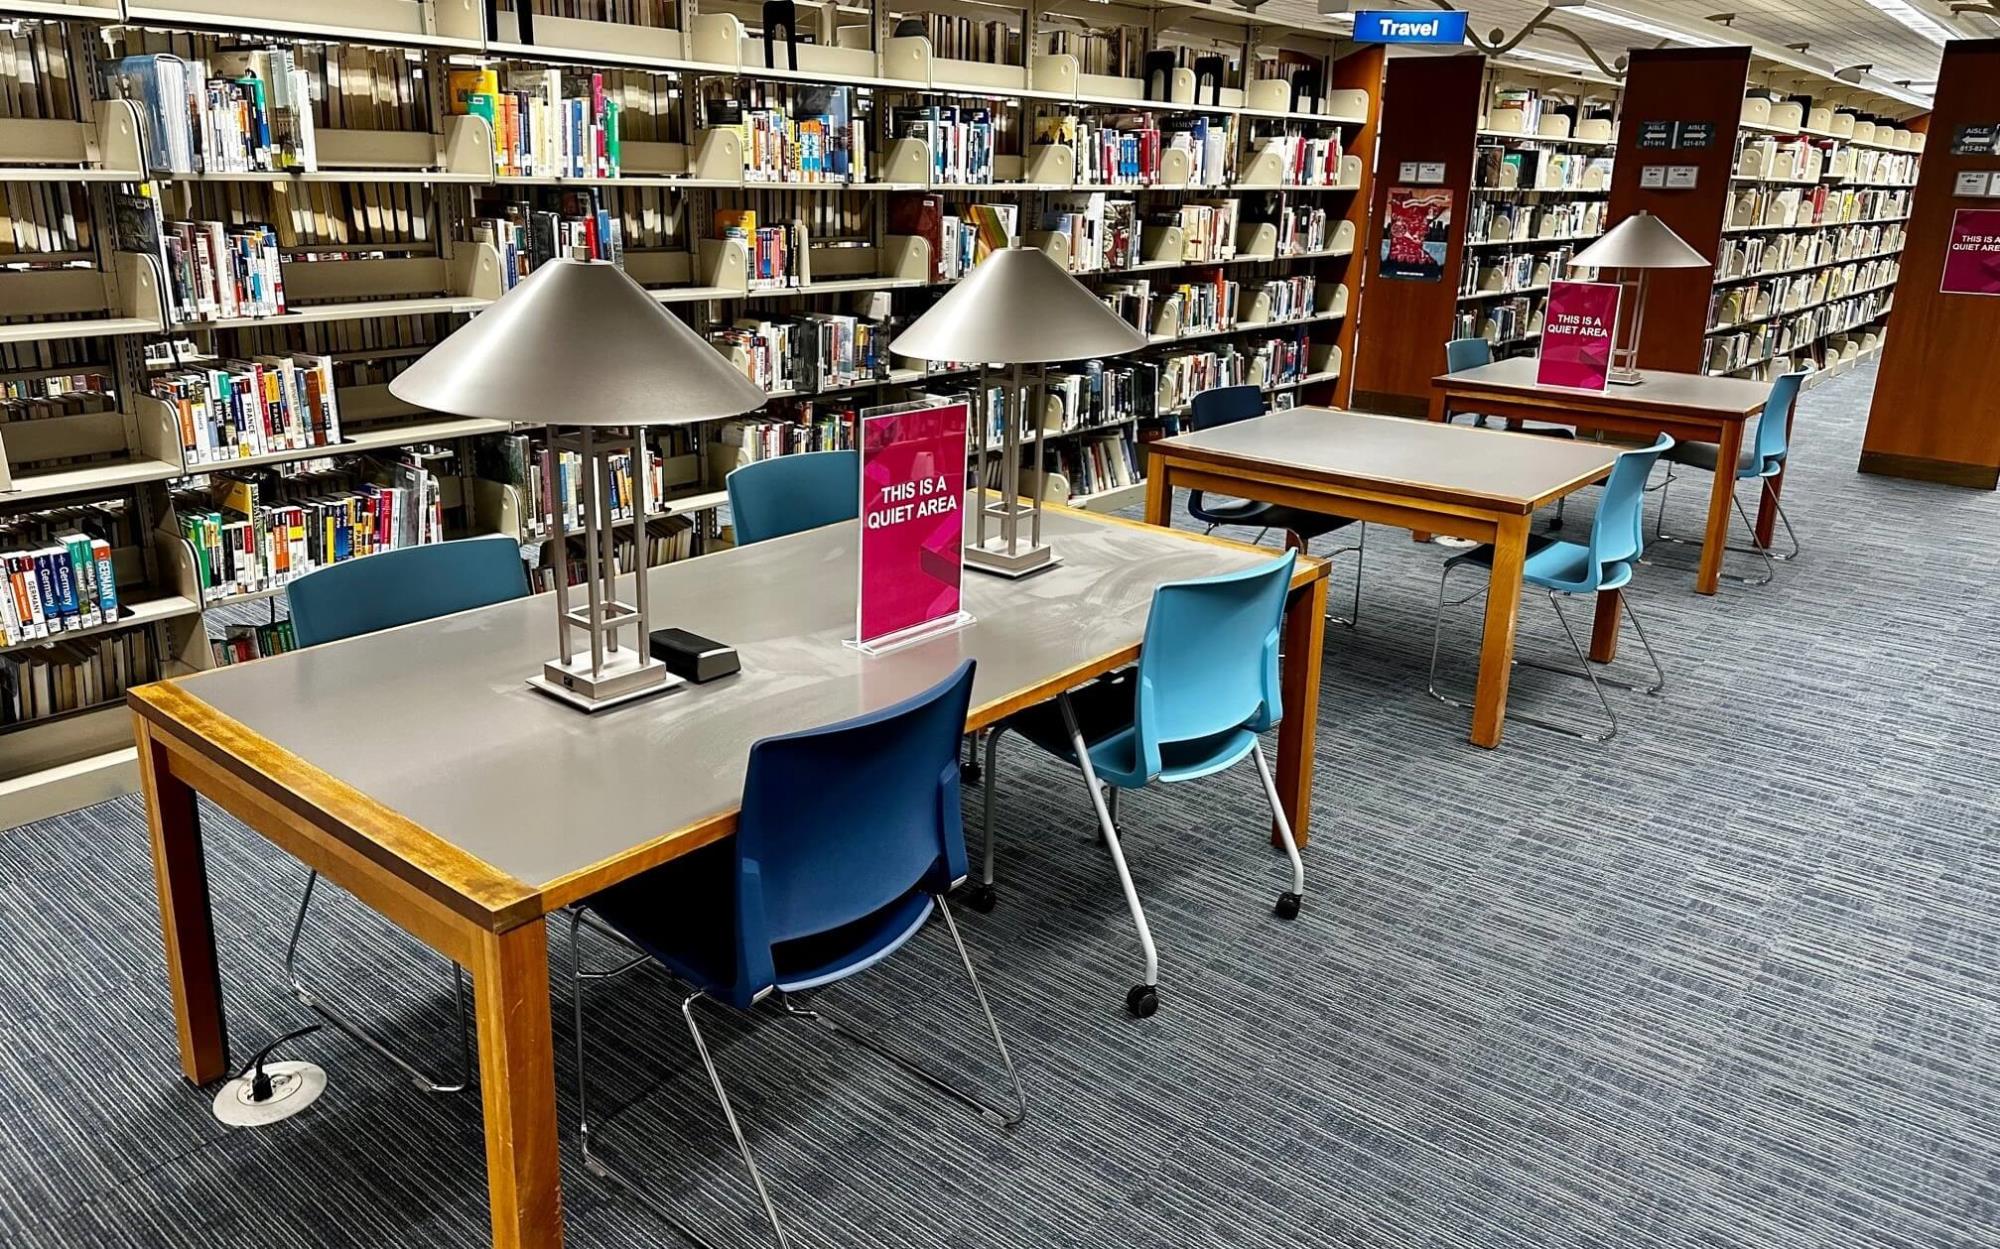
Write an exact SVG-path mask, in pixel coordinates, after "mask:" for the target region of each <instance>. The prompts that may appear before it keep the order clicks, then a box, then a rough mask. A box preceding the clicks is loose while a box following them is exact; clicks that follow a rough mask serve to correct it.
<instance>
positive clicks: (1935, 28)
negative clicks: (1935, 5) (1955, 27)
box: [1868, 0, 1958, 44]
mask: <svg viewBox="0 0 2000 1249" xmlns="http://www.w3.org/2000/svg"><path fill="white" fill-rule="evenodd" d="M1868 3H1869V4H1871V5H1873V6H1874V7H1875V8H1877V9H1879V10H1881V11H1882V12H1884V13H1886V14H1888V15H1889V16H1890V17H1893V18H1895V19H1896V20H1897V21H1899V22H1902V23H1903V24H1904V25H1906V26H1908V27H1910V28H1911V29H1913V30H1915V31H1916V32H1917V33H1918V34H1920V35H1923V36H1924V37H1925V38H1927V39H1929V40H1930V41H1931V42H1932V43H1936V44H1944V43H1946V42H1948V41H1950V40H1953V39H1956V38H1958V36H1957V34H1955V33H1954V32H1952V31H1950V30H1947V29H1946V28H1945V27H1944V26H1942V25H1941V24H1939V23H1938V22H1935V21H1933V20H1932V19H1931V17H1930V15H1929V14H1927V13H1925V12H1924V11H1923V10H1921V9H1919V8H1917V7H1916V6H1915V5H1913V4H1910V3H1908V0H1868Z"/></svg>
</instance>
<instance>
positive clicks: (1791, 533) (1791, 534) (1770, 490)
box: [1764, 477, 1805, 561]
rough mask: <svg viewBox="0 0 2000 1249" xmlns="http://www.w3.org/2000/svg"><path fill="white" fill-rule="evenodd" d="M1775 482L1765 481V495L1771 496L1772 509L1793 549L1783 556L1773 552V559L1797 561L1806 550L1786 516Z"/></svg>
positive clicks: (1771, 480) (1773, 480)
mask: <svg viewBox="0 0 2000 1249" xmlns="http://www.w3.org/2000/svg"><path fill="white" fill-rule="evenodd" d="M1774 482H1775V479H1774V478H1770V477H1766V478H1765V479H1764V493H1765V494H1767V495H1769V496H1770V499H1771V507H1772V509H1773V510H1775V511H1776V512H1777V513H1778V520H1779V521H1780V522H1781V523H1783V525H1784V526H1785V536H1786V537H1787V538H1790V539H1791V542H1792V549H1791V550H1789V551H1787V552H1785V553H1783V554H1779V553H1778V552H1776V551H1772V552H1771V558H1772V559H1775V560H1779V561H1784V560H1793V559H1797V558H1798V557H1799V556H1800V555H1801V554H1803V553H1804V551H1805V548H1804V547H1803V546H1801V545H1800V544H1799V534H1798V530H1796V529H1793V528H1792V518H1791V517H1789V516H1787V515H1785V505H1784V504H1783V503H1782V502H1780V501H1779V499H1778V489H1777V486H1776V485H1775V484H1774Z"/></svg>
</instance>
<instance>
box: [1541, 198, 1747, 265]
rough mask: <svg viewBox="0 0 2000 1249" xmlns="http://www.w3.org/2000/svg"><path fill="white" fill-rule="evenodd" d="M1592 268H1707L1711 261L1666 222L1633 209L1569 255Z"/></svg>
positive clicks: (1578, 263) (1578, 262) (1575, 261)
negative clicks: (1604, 231) (1607, 230)
mask: <svg viewBox="0 0 2000 1249" xmlns="http://www.w3.org/2000/svg"><path fill="white" fill-rule="evenodd" d="M1569 263H1570V264H1571V265H1572V266H1583V267H1588V268H1592V269H1707V268H1710V267H1712V265H1711V262H1710V261H1709V260H1707V259H1706V258H1705V257H1703V256H1702V254H1701V253H1700V252H1698V251H1696V250H1695V249H1694V248H1692V247H1689V246H1688V245H1687V244H1686V243H1684V242H1682V241H1681V236H1680V235H1678V234H1675V233H1674V232H1673V231H1672V230H1669V229H1668V228H1667V223H1666V222H1664V221H1662V220H1660V219H1659V218H1658V217H1655V216H1654V215H1653V214H1651V213H1648V212H1639V213H1633V214H1632V215H1631V216H1629V217H1627V218H1625V220H1623V221H1621V222H1619V223H1618V224H1617V225H1615V226H1613V227H1611V229H1610V231H1609V232H1608V233H1607V234H1605V236H1604V237H1603V238H1601V239H1599V240H1597V241H1596V242H1595V243H1592V244H1591V245H1590V246H1588V247H1586V248H1584V249H1583V250H1582V251H1580V252H1578V253H1577V254H1576V255H1574V256H1571V257H1570V258H1569Z"/></svg>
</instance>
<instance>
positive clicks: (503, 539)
mask: <svg viewBox="0 0 2000 1249" xmlns="http://www.w3.org/2000/svg"><path fill="white" fill-rule="evenodd" d="M527 593H528V573H527V569H526V567H525V565H523V564H522V562H521V544H520V543H519V542H516V541H515V540H514V539H513V538H510V537H507V536H505V535H503V534H494V535H491V536H489V537H483V538H466V539H463V540H461V541H457V542H438V543H433V544H431V545H428V546H413V547H403V548H401V549H400V550H394V551H383V552H381V553H380V554H377V555H370V556H368V557H367V558H366V559H356V560H349V561H347V562H345V563H340V564H329V565H328V566H326V567H325V568H321V569H319V570H317V571H315V572H310V573H307V574H306V575H305V576H303V577H301V578H299V579H298V580H297V581H294V582H292V583H291V584H290V585H288V586H286V587H285V602H286V605H287V607H288V609H289V611H290V613H291V618H292V633H293V636H294V637H295V638H296V639H297V640H298V644H299V645H300V646H319V645H323V644H325V643H327V642H338V641H340V640H341V639H343V638H351V637H358V636H360V635H361V634H364V633H376V632H379V631H380V630H383V629H393V628H395V627H396V626H397V625H405V624H412V623H414V622H416V621H419V620H429V619H431V618H433V617H436V616H448V615H450V614H452V613H453V612H461V611H470V610H472V609H473V608H475V607H488V606H491V605H492V604H494V603H504V602H506V601H508V600H509V599H517V598H521V597H523V596H524V595H526V594H527ZM318 884H319V873H318V872H316V871H315V872H311V873H309V874H308V875H307V876H306V887H305V893H304V894H303V895H302V896H301V897H300V898H299V910H298V915H297V916H296V917H295V918H294V919H293V920H292V932H291V936H290V938H289V939H287V941H286V942H285V979H286V980H287V981H288V982H289V984H290V986H291V991H292V996H293V997H295V998H297V999H298V1001H299V1003H300V1005H302V1006H305V1007H306V1008H307V1009H309V1010H311V1011H312V1012H313V1013H314V1014H316V1015H318V1016H319V1017H320V1018H321V1019H323V1020H325V1021H326V1022H327V1023H330V1024H332V1025H333V1026H334V1027H336V1028H338V1029H340V1030H341V1031H342V1032H345V1033H347V1034H348V1035H349V1036H351V1037H353V1038H354V1039H355V1040H357V1041H360V1042H361V1043H362V1044H364V1045H366V1046H368V1047H369V1048H370V1049H372V1050H374V1051H375V1052H376V1053H378V1054H380V1055H381V1056H382V1057H384V1058H386V1059H388V1060H389V1061H390V1062H392V1063H394V1064H395V1065H396V1066H398V1067H400V1068H402V1069H403V1070H404V1071H405V1072H407V1073H408V1074H409V1076H410V1078H411V1079H412V1080H414V1081H415V1082H416V1085H417V1087H418V1088H419V1089H422V1090H423V1091H424V1092H426V1093H456V1092H460V1091H461V1090H463V1089H464V1088H465V1087H466V1085H467V1084H468V1083H470V1082H471V1075H472V1056H471V1042H470V1040H469V1037H470V1016H469V1014H468V1012H467V1011H466V1006H465V977H464V974H463V973H462V972H461V971H460V970H459V967H458V965H457V964H456V963H454V964H452V965H451V987H452V996H453V997H454V998H455V999H456V1000H457V1003H458V1033H459V1038H458V1039H459V1053H458V1059H459V1071H458V1076H457V1078H456V1079H453V1080H438V1079H435V1078H433V1077H431V1076H429V1075H426V1074H425V1073H424V1072H423V1071H422V1070H421V1069H419V1068H418V1067H417V1065H416V1064H415V1063H413V1062H411V1061H410V1060H409V1059H407V1058H405V1057H403V1056H402V1055H401V1054H398V1053H396V1052H395V1051H394V1050H392V1049H390V1048H389V1047H388V1046H387V1045H386V1044H384V1043H383V1042H382V1041H381V1039H380V1038H378V1037H376V1036H375V1035H374V1034H373V1033H371V1032H369V1031H368V1030H367V1029H366V1028H363V1027H362V1026H361V1025H360V1024H357V1023H355V1022H354V1021H352V1020H350V1019H348V1018H346V1017H345V1016H343V1015H341V1014H340V1013H339V1012H338V1011H336V1010H335V1009H334V1008H333V1007H331V1006H329V1005H327V1004H326V1003H325V1002H323V1001H321V1000H320V995H319V994H318V993H317V992H316V991H315V990H314V989H313V988H312V987H311V986H309V985H307V984H306V983H305V979H304V977H303V976H302V975H301V974H300V972H299V957H298V956H299V937H300V935H301V934H302V933H303V932H304V931H305V925H306V913H307V912H308V911H309V910H310V909H311V908H312V900H313V889H314V886H316V885H318Z"/></svg>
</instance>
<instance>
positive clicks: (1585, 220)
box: [1466, 196, 1609, 243]
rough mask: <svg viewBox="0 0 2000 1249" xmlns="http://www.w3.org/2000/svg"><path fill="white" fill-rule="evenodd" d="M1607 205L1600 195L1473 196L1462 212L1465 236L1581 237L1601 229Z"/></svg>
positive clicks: (1486, 239)
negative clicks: (1536, 200) (1550, 198)
mask: <svg viewBox="0 0 2000 1249" xmlns="http://www.w3.org/2000/svg"><path fill="white" fill-rule="evenodd" d="M1608 207H1609V206H1608V205H1607V203H1606V202H1605V201H1604V200H1601V199H1589V200H1570V201H1567V202H1565V203H1560V204H1521V203H1516V202H1514V201H1512V200H1501V199H1488V198H1486V197H1484V196H1474V197H1473V200H1472V207H1471V210H1470V211H1469V212H1468V213H1467V214H1466V237H1467V238H1469V239H1472V240H1475V241H1478V242H1517V243H1533V242H1538V241H1542V240H1556V239H1570V240H1577V241H1581V240H1583V239H1589V238H1595V237H1596V236H1597V235H1599V234H1602V233H1603V232H1604V214H1605V212H1606V211H1607V210H1608Z"/></svg>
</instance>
